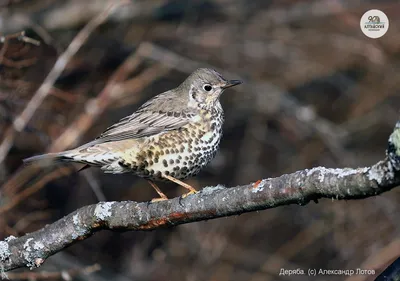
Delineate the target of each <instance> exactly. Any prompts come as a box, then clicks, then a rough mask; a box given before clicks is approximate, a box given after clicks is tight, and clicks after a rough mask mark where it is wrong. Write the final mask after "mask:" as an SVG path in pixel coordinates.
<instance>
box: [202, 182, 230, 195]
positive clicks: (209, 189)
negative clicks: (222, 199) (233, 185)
mask: <svg viewBox="0 0 400 281" xmlns="http://www.w3.org/2000/svg"><path fill="white" fill-rule="evenodd" d="M225 188H226V187H225V186H223V185H222V184H218V185H216V186H206V187H204V188H203V189H202V190H201V192H202V193H203V194H205V195H210V194H212V193H214V192H215V191H218V190H223V189H225Z"/></svg>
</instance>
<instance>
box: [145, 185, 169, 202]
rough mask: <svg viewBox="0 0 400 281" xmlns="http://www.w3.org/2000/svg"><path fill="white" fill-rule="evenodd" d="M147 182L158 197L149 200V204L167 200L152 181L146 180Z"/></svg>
mask: <svg viewBox="0 0 400 281" xmlns="http://www.w3.org/2000/svg"><path fill="white" fill-rule="evenodd" d="M147 181H148V182H149V184H150V185H151V186H152V187H153V188H154V190H155V191H156V192H157V193H158V195H160V198H153V199H151V202H158V201H164V200H168V197H167V195H165V194H164V193H163V192H162V191H161V189H160V188H159V187H158V186H157V185H156V184H155V183H154V182H153V181H151V180H147Z"/></svg>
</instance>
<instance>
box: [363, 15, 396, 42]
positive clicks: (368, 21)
mask: <svg viewBox="0 0 400 281" xmlns="http://www.w3.org/2000/svg"><path fill="white" fill-rule="evenodd" d="M360 27H361V31H362V32H363V33H364V34H365V35H366V36H368V37H369V38H374V39H375V38H379V37H382V36H383V35H385V33H386V32H387V31H388V29H389V19H388V17H387V16H386V15H385V13H384V12H382V11H380V10H369V11H367V12H365V14H364V15H363V16H362V17H361V20H360Z"/></svg>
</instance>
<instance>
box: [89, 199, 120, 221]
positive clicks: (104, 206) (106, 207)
mask: <svg viewBox="0 0 400 281" xmlns="http://www.w3.org/2000/svg"><path fill="white" fill-rule="evenodd" d="M114 203H115V202H100V203H98V204H97V205H96V208H95V209H94V216H95V217H96V218H97V219H99V220H104V219H106V218H108V217H111V215H112V212H111V207H112V205H113V204H114Z"/></svg>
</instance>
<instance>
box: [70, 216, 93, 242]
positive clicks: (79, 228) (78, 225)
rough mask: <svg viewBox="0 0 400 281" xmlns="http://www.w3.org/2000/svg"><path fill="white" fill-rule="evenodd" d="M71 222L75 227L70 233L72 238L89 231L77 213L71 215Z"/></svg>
mask: <svg viewBox="0 0 400 281" xmlns="http://www.w3.org/2000/svg"><path fill="white" fill-rule="evenodd" d="M72 222H73V225H74V229H75V232H74V233H73V234H72V239H73V240H75V239H77V238H78V237H82V236H85V235H86V234H87V233H88V232H89V228H88V227H87V226H86V225H85V224H84V223H83V222H82V221H81V219H80V217H79V214H78V213H76V214H75V215H74V216H73V217H72Z"/></svg>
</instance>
